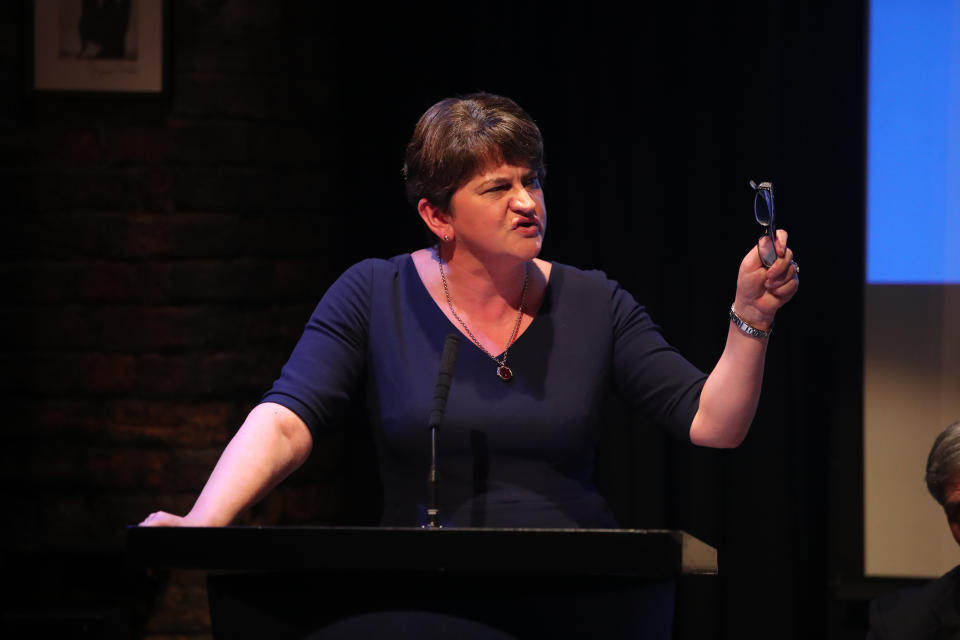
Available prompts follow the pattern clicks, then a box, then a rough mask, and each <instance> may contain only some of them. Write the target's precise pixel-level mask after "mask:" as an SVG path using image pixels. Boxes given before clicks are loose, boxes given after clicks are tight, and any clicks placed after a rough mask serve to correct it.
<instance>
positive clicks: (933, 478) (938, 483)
mask: <svg viewBox="0 0 960 640" xmlns="http://www.w3.org/2000/svg"><path fill="white" fill-rule="evenodd" d="M955 473H960V422H954V423H953V424H951V425H950V426H949V427H947V428H946V429H944V430H943V431H942V432H941V433H940V435H938V436H937V439H936V440H934V441H933V447H932V448H931V449H930V455H929V456H927V478H926V479H927V490H928V491H929V492H930V495H932V496H933V499H934V500H936V501H937V502H938V503H940V506H943V502H944V500H945V498H946V496H945V495H944V489H945V485H946V483H947V480H948V479H949V478H950V476H952V475H954V474H955Z"/></svg>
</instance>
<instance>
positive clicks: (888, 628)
mask: <svg viewBox="0 0 960 640" xmlns="http://www.w3.org/2000/svg"><path fill="white" fill-rule="evenodd" d="M958 593H960V566H957V567H954V568H953V569H951V570H950V571H948V572H947V573H945V574H944V575H943V576H941V577H939V578H937V579H936V580H931V581H930V582H927V583H925V584H922V585H919V586H916V587H909V588H906V589H900V590H898V591H894V592H893V593H888V594H884V595H882V596H879V597H877V598H875V599H874V600H873V602H871V603H870V622H871V630H872V631H873V636H872V637H874V638H887V637H890V638H900V637H916V638H923V637H926V636H925V635H923V634H924V633H925V632H926V631H927V630H929V629H930V625H931V624H933V623H937V624H938V625H940V627H939V628H943V626H944V625H950V628H951V629H958V628H960V611H958V609H957V597H956V596H957V594H958ZM881 629H882V630H881Z"/></svg>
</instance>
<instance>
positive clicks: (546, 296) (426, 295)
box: [404, 253, 563, 358]
mask: <svg viewBox="0 0 960 640" xmlns="http://www.w3.org/2000/svg"><path fill="white" fill-rule="evenodd" d="M404 259H405V265H404V268H405V269H406V270H407V275H408V277H409V278H410V279H412V280H414V281H416V284H415V285H414V288H416V289H418V291H419V292H420V297H421V300H420V301H421V303H423V304H426V305H428V306H429V307H430V308H431V309H433V310H434V312H436V313H437V314H438V315H439V316H440V318H442V322H443V323H445V324H446V325H447V326H448V327H450V328H452V329H454V330H456V332H457V333H458V334H460V335H461V336H463V337H464V338H465V339H466V341H467V342H469V343H470V344H471V346H473V348H475V349H476V350H477V351H478V352H480V353H482V354H483V355H484V356H486V355H487V354H486V353H485V352H484V351H483V350H482V349H480V347H479V346H478V345H477V344H476V343H475V342H474V341H473V340H471V339H470V336H468V335H467V334H466V333H465V332H464V330H463V327H461V326H459V325H456V324H454V323H453V322H452V321H451V320H450V318H448V317H447V314H446V313H444V312H443V309H442V308H441V307H440V305H439V304H437V301H436V300H434V299H433V296H432V295H430V291H429V290H428V289H427V285H425V284H424V282H423V279H421V278H420V273H419V272H418V271H417V265H416V264H414V262H413V255H412V254H409V253H408V254H406V255H405V256H404ZM558 266H559V265H557V263H556V262H552V263H551V268H550V277H549V278H547V284H546V286H545V287H544V290H543V300H542V301H541V302H540V308H539V309H537V314H536V315H535V316H533V320H531V321H530V324H529V325H527V328H526V329H524V330H523V332H521V333H520V334H519V335H518V336H517V337H516V339H515V340H514V341H513V342H512V343H511V344H510V346H509V347H508V349H513V348H514V347H516V346H517V345H518V344H519V343H520V341H521V340H522V339H523V337H524V336H525V335H527V334H528V333H530V332H531V331H532V330H535V329H536V328H537V327H538V326H539V325H541V324H543V322H542V321H540V317H541V316H545V315H547V314H548V313H549V312H550V310H551V307H552V305H553V296H554V291H555V289H556V287H559V286H560V285H561V282H562V276H560V274H561V273H563V269H559V268H558ZM557 277H560V278H561V282H555V280H556V278H557ZM502 355H503V351H500V352H499V353H497V354H495V355H494V358H499V357H501V356H502Z"/></svg>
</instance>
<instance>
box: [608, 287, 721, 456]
mask: <svg viewBox="0 0 960 640" xmlns="http://www.w3.org/2000/svg"><path fill="white" fill-rule="evenodd" d="M608 286H609V287H610V296H611V305H612V306H611V311H612V320H613V383H614V386H615V388H616V390H617V392H618V393H619V394H620V395H621V396H622V397H623V398H624V399H625V400H626V401H627V402H629V403H630V404H632V405H633V406H634V407H636V408H639V409H640V410H641V411H643V412H644V413H645V414H647V415H649V416H650V417H651V418H653V419H654V420H655V421H656V422H657V424H659V425H661V426H663V427H664V428H666V429H667V430H668V431H669V432H670V433H671V434H673V435H675V436H677V437H679V438H683V439H689V438H690V425H691V424H692V423H693V417H694V415H696V413H697V409H698V408H699V406H700V391H701V389H703V383H704V382H705V381H706V379H707V376H706V374H705V373H703V372H702V371H700V370H699V369H698V368H697V367H695V366H693V364H691V363H690V362H689V361H688V360H687V359H686V358H684V357H683V356H682V355H680V352H678V351H677V350H676V349H675V348H673V347H672V346H670V345H669V344H668V343H667V341H666V340H665V339H664V337H663V334H662V333H661V332H660V328H659V327H657V325H656V324H654V322H653V320H652V319H651V318H650V316H649V314H647V312H646V310H644V308H643V307H642V306H640V304H638V303H637V301H636V300H634V298H633V296H631V295H630V294H629V293H628V292H626V291H625V290H623V289H622V288H621V287H620V285H619V284H617V283H616V282H613V281H608Z"/></svg>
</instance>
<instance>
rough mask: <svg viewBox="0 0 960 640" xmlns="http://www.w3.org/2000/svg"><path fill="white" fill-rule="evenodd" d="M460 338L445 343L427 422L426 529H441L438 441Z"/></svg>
mask: <svg viewBox="0 0 960 640" xmlns="http://www.w3.org/2000/svg"><path fill="white" fill-rule="evenodd" d="M459 346H460V337H459V336H458V335H457V334H455V333H451V334H449V335H448V336H447V339H446V341H445V342H444V343H443V355H441V356H440V373H438V374H437V385H436V387H434V391H433V410H432V411H431V412H430V418H429V420H428V421H427V424H428V426H429V427H430V471H429V472H428V473H427V524H426V525H424V528H426V529H439V528H440V527H441V526H442V525H441V524H440V498H439V495H440V474H439V472H438V471H437V459H438V456H439V453H438V440H439V433H440V423H441V422H443V414H444V412H445V411H446V408H447V396H448V395H449V394H450V381H451V380H452V379H453V367H454V365H455V364H456V362H457V349H458V348H459Z"/></svg>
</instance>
